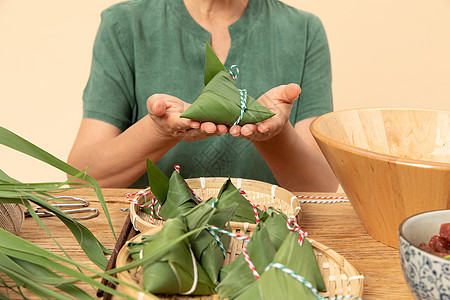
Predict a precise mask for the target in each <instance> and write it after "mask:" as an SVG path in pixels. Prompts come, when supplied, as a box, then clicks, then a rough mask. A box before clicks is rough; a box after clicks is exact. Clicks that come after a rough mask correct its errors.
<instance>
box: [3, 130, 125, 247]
mask: <svg viewBox="0 0 450 300" xmlns="http://www.w3.org/2000/svg"><path fill="white" fill-rule="evenodd" d="M0 144H3V145H5V146H6V147H9V148H11V149H14V150H17V151H19V152H22V153H24V154H27V155H29V156H32V157H34V158H36V159H38V160H41V161H43V162H45V163H47V164H49V165H51V166H53V167H55V168H57V169H59V170H61V171H63V172H65V173H67V174H69V175H72V176H79V174H80V173H81V172H80V171H79V170H77V169H76V168H74V167H72V166H71V165H69V164H67V163H65V162H64V161H62V160H60V159H59V158H56V157H55V156H53V155H52V154H50V153H48V152H47V151H45V150H43V149H41V148H39V147H38V146H36V145H34V144H32V143H30V142H28V141H27V140H25V139H24V138H22V137H20V136H18V135H17V134H15V133H13V132H11V131H9V130H7V129H6V128H4V127H2V126H0ZM2 173H3V172H2ZM3 174H4V173H3ZM82 179H83V180H84V181H86V182H88V183H89V184H90V185H91V187H92V188H93V189H94V191H95V193H96V195H97V198H98V199H99V201H100V204H101V206H102V209H103V212H104V214H105V216H106V218H107V219H108V223H109V227H110V228H111V232H112V233H113V236H114V238H115V239H117V238H116V234H115V232H114V228H113V225H112V222H111V217H110V215H109V211H108V208H107V207H106V203H105V200H104V198H103V194H102V191H101V188H100V185H99V184H98V182H97V181H96V180H95V179H94V178H92V177H91V176H89V175H87V174H84V175H83V178H82Z"/></svg>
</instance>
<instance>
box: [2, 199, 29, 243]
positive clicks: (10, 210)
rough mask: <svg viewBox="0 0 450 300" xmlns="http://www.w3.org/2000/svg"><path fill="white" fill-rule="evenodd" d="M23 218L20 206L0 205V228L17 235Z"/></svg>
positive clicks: (11, 204)
mask: <svg viewBox="0 0 450 300" xmlns="http://www.w3.org/2000/svg"><path fill="white" fill-rule="evenodd" d="M24 218H25V213H24V210H23V208H22V206H21V205H20V204H16V203H0V228H2V229H4V230H6V231H9V232H11V233H13V234H15V235H18V234H19V233H20V231H21V230H22V226H23V220H24Z"/></svg>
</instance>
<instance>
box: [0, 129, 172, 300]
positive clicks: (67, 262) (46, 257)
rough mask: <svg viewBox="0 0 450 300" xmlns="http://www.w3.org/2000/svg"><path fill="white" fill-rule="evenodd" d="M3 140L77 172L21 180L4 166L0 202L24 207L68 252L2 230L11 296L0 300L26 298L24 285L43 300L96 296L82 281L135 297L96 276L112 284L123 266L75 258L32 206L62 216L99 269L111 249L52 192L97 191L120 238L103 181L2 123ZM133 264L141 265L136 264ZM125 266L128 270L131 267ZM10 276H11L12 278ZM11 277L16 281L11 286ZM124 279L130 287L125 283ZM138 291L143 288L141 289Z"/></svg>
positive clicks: (2, 268)
mask: <svg viewBox="0 0 450 300" xmlns="http://www.w3.org/2000/svg"><path fill="white" fill-rule="evenodd" d="M0 144H2V145H4V146H6V147H9V148H11V149H14V150H17V151H19V152H22V153H24V154H27V155H29V156H31V157H34V158H36V159H38V160H41V161H43V162H45V163H47V164H49V165H51V166H53V167H55V168H57V169H59V170H61V171H63V172H65V173H67V174H70V175H72V176H73V177H72V179H71V180H68V181H65V182H50V183H22V182H19V181H18V180H16V179H13V178H11V177H10V176H8V175H7V174H6V173H5V172H3V171H2V170H0V203H18V204H21V205H24V206H25V207H26V208H27V209H28V212H29V213H30V215H31V216H32V217H33V218H34V220H35V221H36V223H37V224H38V225H39V226H41V227H42V228H43V230H44V231H45V232H46V233H47V234H48V235H49V236H50V238H51V239H53V240H54V242H55V243H56V244H57V245H58V247H59V248H60V249H61V251H62V252H63V253H64V255H65V256H61V255H58V254H55V253H53V252H51V251H48V250H45V249H43V248H42V247H39V246H36V245H34V244H32V243H30V242H27V241H26V240H24V239H22V238H20V237H18V236H16V235H14V234H11V233H9V232H7V231H5V230H3V229H0V273H2V275H1V276H0V287H2V288H3V291H4V292H5V293H6V295H0V299H9V298H11V297H13V298H17V297H22V298H24V299H26V298H27V297H26V295H25V294H24V289H26V290H28V291H29V292H31V293H33V294H35V295H37V296H40V297H42V298H44V299H67V298H68V297H69V296H71V297H73V298H75V299H95V298H94V297H92V296H90V295H89V294H88V293H87V292H86V291H85V290H83V289H81V288H79V287H77V285H76V283H77V282H84V283H88V284H90V285H91V286H92V287H93V288H94V289H102V290H104V291H106V292H108V293H110V294H113V295H117V296H120V297H122V298H124V299H130V297H128V296H127V295H125V294H123V293H120V292H118V291H116V290H114V289H112V288H109V287H107V286H104V285H102V284H101V283H100V281H99V280H96V278H99V277H104V278H106V279H108V280H109V281H111V282H115V283H117V282H118V280H117V279H116V278H115V277H112V276H111V274H113V273H115V272H118V271H120V270H119V269H118V270H112V271H109V272H103V271H99V270H98V269H92V268H90V267H87V266H85V265H84V264H81V263H79V262H76V261H74V260H72V259H71V258H70V257H69V256H68V255H67V253H66V251H65V250H64V248H63V247H62V246H61V245H60V244H59V243H58V241H57V240H56V239H55V238H54V237H53V236H52V234H51V230H49V229H48V228H47V227H46V226H45V225H44V223H43V222H42V221H41V220H40V219H39V217H38V216H37V215H36V212H35V211H34V210H33V208H32V205H37V206H40V207H42V208H44V209H45V210H47V211H49V212H51V213H53V214H54V215H55V216H56V217H57V218H59V219H60V220H61V222H63V223H64V224H65V225H66V226H67V227H68V228H69V229H70V231H71V232H72V234H73V236H74V237H75V238H76V240H77V241H78V243H79V245H80V247H81V249H82V250H83V251H84V253H85V254H86V255H87V257H88V258H89V259H90V260H91V261H92V262H93V263H94V264H95V265H97V266H98V267H99V268H100V270H104V269H105V267H106V265H107V263H108V259H107V257H106V255H107V254H109V253H111V251H109V250H108V249H106V248H105V247H104V246H103V245H102V244H101V243H100V242H99V241H98V240H97V238H96V237H95V236H94V235H93V234H92V232H90V231H89V229H88V228H86V227H85V226H84V225H83V224H81V223H79V222H77V221H75V220H74V219H72V218H71V217H70V216H68V215H66V214H65V213H64V212H63V211H62V210H61V209H59V208H58V207H55V206H53V205H51V204H50V203H49V200H51V199H53V198H54V196H53V194H54V193H57V192H61V191H66V190H70V189H73V188H89V189H93V190H94V192H95V194H96V196H97V197H98V199H99V201H100V203H101V205H102V207H103V213H104V214H105V216H106V218H107V219H108V222H109V226H110V228H111V233H112V237H113V238H115V233H114V230H113V227H112V223H111V219H110V216H109V213H108V209H107V207H106V204H105V201H104V198H103V195H102V192H101V189H100V186H99V185H98V183H97V182H96V181H95V180H94V179H93V178H92V177H90V176H89V175H87V174H86V173H85V172H82V171H79V170H77V169H76V168H74V167H72V166H70V165H68V164H66V163H65V162H63V161H62V160H60V159H58V158H56V157H54V156H53V155H51V154H50V153H48V152H46V151H45V150H43V149H41V148H39V147H38V146H36V145H34V144H32V143H30V142H28V141H27V140H25V139H23V138H22V137H20V136H18V135H16V134H15V133H13V132H11V131H9V130H7V129H5V128H3V127H1V126H0ZM74 178H81V179H83V180H84V181H85V182H86V183H84V184H79V183H74V182H73V179H74ZM69 184H70V186H69ZM169 245H170V244H169ZM131 267H136V265H134V266H130V268H131ZM122 269H128V267H124V268H122ZM85 273H89V274H90V275H86V274H85ZM4 276H6V277H4ZM6 278H9V280H7V279H6ZM11 281H12V282H13V283H12V284H11ZM120 283H121V284H125V285H129V284H128V283H126V282H120ZM131 287H132V288H135V287H133V286H131ZM135 289H136V288H135ZM137 290H139V291H142V290H140V289H137Z"/></svg>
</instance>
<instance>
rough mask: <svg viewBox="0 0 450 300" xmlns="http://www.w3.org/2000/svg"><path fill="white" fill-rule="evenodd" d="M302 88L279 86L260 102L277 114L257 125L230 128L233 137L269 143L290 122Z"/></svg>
mask: <svg viewBox="0 0 450 300" xmlns="http://www.w3.org/2000/svg"><path fill="white" fill-rule="evenodd" d="M300 91H301V89H300V86H298V85H297V84H295V83H291V84H288V85H280V86H277V87H275V88H273V89H271V90H269V91H268V92H266V93H265V94H264V95H262V96H261V97H260V98H259V99H258V102H259V103H261V104H262V105H264V106H265V107H266V108H268V109H269V110H271V111H272V112H274V113H275V116H273V117H271V118H269V119H267V120H264V121H262V122H260V123H256V124H245V125H243V126H240V125H234V126H232V127H231V128H230V131H229V132H230V134H231V135H232V136H239V137H242V138H245V139H248V140H251V141H256V142H262V141H267V140H269V139H271V138H273V137H274V136H276V135H277V134H278V133H280V132H281V130H282V129H283V128H284V126H285V124H286V122H289V114H290V113H291V109H292V105H293V103H294V101H295V100H296V99H297V98H298V96H299V95H300Z"/></svg>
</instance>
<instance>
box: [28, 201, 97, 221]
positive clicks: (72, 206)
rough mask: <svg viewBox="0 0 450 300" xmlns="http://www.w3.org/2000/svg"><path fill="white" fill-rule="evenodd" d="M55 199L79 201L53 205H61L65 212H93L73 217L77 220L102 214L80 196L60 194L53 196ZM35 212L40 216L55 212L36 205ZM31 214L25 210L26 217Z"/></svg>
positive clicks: (51, 214) (50, 214)
mask: <svg viewBox="0 0 450 300" xmlns="http://www.w3.org/2000/svg"><path fill="white" fill-rule="evenodd" d="M51 199H52V200H53V199H64V200H71V201H76V202H78V203H56V204H52V206H54V207H59V208H60V209H61V210H62V211H63V212H64V213H65V214H67V215H70V214H84V213H86V212H92V213H91V214H89V215H83V216H79V217H71V218H72V219H76V220H88V219H92V218H95V217H96V216H98V215H99V214H100V212H99V211H98V209H96V208H88V206H89V202H87V201H86V200H84V199H82V198H78V197H70V196H60V197H55V198H51ZM33 210H34V212H35V213H36V214H37V215H38V216H39V217H52V216H54V215H55V214H54V213H52V212H50V211H48V210H45V209H44V208H42V207H41V206H36V207H35V208H33ZM30 216H31V214H30V212H29V211H26V212H25V217H30Z"/></svg>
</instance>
